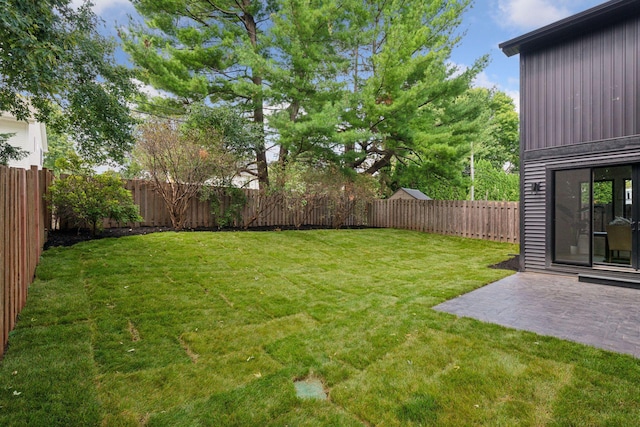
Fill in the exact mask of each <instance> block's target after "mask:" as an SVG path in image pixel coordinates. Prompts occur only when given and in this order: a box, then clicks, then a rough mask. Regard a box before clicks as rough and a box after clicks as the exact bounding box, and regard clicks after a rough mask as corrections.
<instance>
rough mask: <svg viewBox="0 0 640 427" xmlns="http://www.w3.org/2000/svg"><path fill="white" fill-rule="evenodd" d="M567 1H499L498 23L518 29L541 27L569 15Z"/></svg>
mask: <svg viewBox="0 0 640 427" xmlns="http://www.w3.org/2000/svg"><path fill="white" fill-rule="evenodd" d="M566 3H567V0H560V1H558V0H556V1H553V0H499V2H498V5H499V6H498V7H499V9H500V16H499V17H498V19H499V22H501V23H503V24H506V25H507V26H512V27H517V28H519V29H533V28H538V27H542V26H544V25H547V24H551V23H552V22H555V21H558V20H560V19H562V18H566V17H567V16H569V15H571V10H570V9H569V8H568V7H567V6H566V5H565V4H566Z"/></svg>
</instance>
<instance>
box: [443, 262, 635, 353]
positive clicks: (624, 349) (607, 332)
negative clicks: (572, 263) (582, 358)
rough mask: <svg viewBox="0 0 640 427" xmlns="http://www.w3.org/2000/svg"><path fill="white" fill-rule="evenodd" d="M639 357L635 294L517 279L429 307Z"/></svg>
mask: <svg viewBox="0 0 640 427" xmlns="http://www.w3.org/2000/svg"><path fill="white" fill-rule="evenodd" d="M434 309H435V310H438V311H442V312H447V313H451V314H455V315H457V316H461V317H471V318H474V319H478V320H482V321H484V322H489V323H496V324H499V325H503V326H508V327H511V328H515V329H522V330H526V331H532V332H536V333H538V334H542V335H550V336H554V337H558V338H562V339H566V340H570V341H575V342H579V343H583V344H588V345H591V346H594V347H598V348H602V349H605V350H611V351H616V352H619V353H626V354H631V355H633V356H635V357H640V290H638V289H630V288H623V287H615V286H605V285H598V284H591V283H582V282H578V278H577V277H576V276H563V275H552V274H540V273H516V274H514V275H513V276H509V277H507V278H505V279H502V280H499V281H497V282H495V283H491V284H489V285H487V286H484V287H482V288H480V289H477V290H475V291H472V292H469V293H468V294H465V295H462V296H460V297H458V298H455V299H452V300H449V301H446V302H444V303H442V304H439V305H437V306H435V307H434Z"/></svg>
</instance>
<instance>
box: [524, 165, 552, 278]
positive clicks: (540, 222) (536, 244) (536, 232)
mask: <svg viewBox="0 0 640 427" xmlns="http://www.w3.org/2000/svg"><path fill="white" fill-rule="evenodd" d="M540 182H542V183H545V187H544V189H543V190H544V191H539V192H538V193H534V192H533V191H531V190H530V189H531V186H532V185H533V183H540ZM550 186H551V184H550V183H548V182H546V165H545V164H544V163H526V164H525V165H524V188H525V191H524V194H522V196H521V198H522V204H523V206H522V208H523V209H524V241H525V245H524V249H523V252H524V267H525V270H526V269H537V270H542V269H544V268H545V266H546V258H547V257H546V254H547V252H546V246H547V238H546V234H547V231H546V230H547V220H546V218H547V205H546V200H545V194H546V193H547V191H551V188H550Z"/></svg>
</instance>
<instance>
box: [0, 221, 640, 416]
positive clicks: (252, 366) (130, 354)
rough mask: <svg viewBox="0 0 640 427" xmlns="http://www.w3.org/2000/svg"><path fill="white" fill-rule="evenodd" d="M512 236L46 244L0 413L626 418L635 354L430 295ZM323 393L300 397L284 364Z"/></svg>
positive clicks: (637, 401)
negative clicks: (464, 311) (552, 334)
mask: <svg viewBox="0 0 640 427" xmlns="http://www.w3.org/2000/svg"><path fill="white" fill-rule="evenodd" d="M515 250H516V248H515V247H514V246H513V245H507V244H500V243H492V242H485V241H479V240H469V239H460V238H452V237H444V236H438V235H429V234H424V233H417V232H408V231H399V230H344V231H335V230H320V231H300V232H294V231H292V232H225V233H205V232H202V233H171V232H167V233H159V234H152V235H147V236H134V237H126V238H120V239H104V240H97V241H92V242H86V243H82V244H78V245H76V246H74V247H70V248H54V249H51V250H48V251H47V252H45V254H44V256H43V259H42V262H41V264H40V266H39V268H38V273H37V280H36V281H35V282H34V284H33V285H32V286H31V288H30V294H29V300H28V303H27V306H26V308H25V310H24V311H23V313H22V314H21V316H20V320H19V322H18V326H17V328H16V330H15V331H13V332H12V334H11V338H10V344H9V348H8V351H7V353H6V355H5V358H4V360H3V361H2V362H1V363H0V384H1V387H0V425H2V426H54V425H59V426H85V425H86V426H90V425H105V426H128V425H131V426H136V425H148V426H227V425H238V426H285V425H288V426H350V425H354V426H362V425H370V426H372V425H377V426H394V425H415V426H418V425H443V426H447V425H448V426H460V425H502V426H510V425H535V426H538V425H575V426H587V425H589V426H596V425H612V426H613V425H616V426H617V425H620V426H627V425H639V424H640V381H639V379H640V361H638V360H637V359H634V358H632V357H630V356H626V355H619V354H615V353H610V352H606V351H602V350H597V349H594V348H591V347H587V346H583V345H579V344H575V343H570V342H567V341H562V340H559V339H555V338H548V337H541V336H538V335H535V334H533V333H527V332H521V331H515V330H511V329H507V328H502V327H499V326H496V325H490V324H484V323H481V322H478V321H475V320H471V319H458V318H456V317H455V316H452V315H449V314H445V313H439V312H435V311H433V310H432V309H431V307H433V306H434V305H436V304H438V303H440V302H442V301H445V300H447V299H450V298H453V297H455V296H457V295H460V294H462V293H465V292H468V291H470V290H472V289H475V288H477V287H480V286H482V285H484V284H487V283H490V282H492V281H495V280H497V279H500V278H502V277H504V276H506V275H508V274H510V272H508V271H504V270H495V269H490V268H487V266H488V265H490V264H494V263H497V262H499V261H501V260H504V259H506V258H508V254H509V253H512V252H514V251H515ZM303 378H314V379H317V380H320V381H322V383H323V384H324V387H325V390H326V391H327V392H328V396H329V398H328V399H327V400H324V401H320V400H308V399H299V398H297V397H296V393H295V389H294V384H293V381H294V380H297V379H303Z"/></svg>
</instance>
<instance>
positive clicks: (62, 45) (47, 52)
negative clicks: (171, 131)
mask: <svg viewBox="0 0 640 427" xmlns="http://www.w3.org/2000/svg"><path fill="white" fill-rule="evenodd" d="M97 25H98V20H97V18H96V16H95V14H94V13H93V12H92V10H91V4H90V2H89V1H85V2H84V3H83V4H82V5H81V6H80V7H79V8H77V9H74V8H73V7H72V6H71V1H70V0H5V1H3V3H2V8H0V111H8V112H9V113H11V114H13V115H14V116H15V117H16V118H17V119H18V120H25V119H27V118H28V117H31V116H32V115H33V116H34V117H35V118H36V119H38V120H40V121H43V122H45V123H47V124H48V125H50V126H52V127H54V128H55V129H57V130H60V131H66V132H68V133H69V135H70V136H71V137H72V138H73V140H74V141H76V143H77V146H78V152H79V153H80V154H82V155H83V156H84V157H86V158H89V159H91V160H93V161H98V162H102V161H105V160H108V159H112V160H115V161H120V160H122V157H123V154H124V153H125V152H126V151H127V150H128V149H129V148H130V147H131V144H132V142H133V139H132V136H131V131H132V125H133V119H132V118H131V115H130V114H129V108H128V105H127V102H128V100H129V99H130V98H131V96H132V94H134V93H135V91H136V88H135V85H134V83H133V82H132V80H131V72H130V71H128V70H127V69H125V68H124V67H122V66H118V65H114V64H115V61H114V58H113V49H114V43H113V42H112V41H110V40H108V39H105V38H104V37H102V36H101V35H99V34H98V32H97V30H96V27H97ZM58 109H61V112H62V113H61V114H57V112H58Z"/></svg>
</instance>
